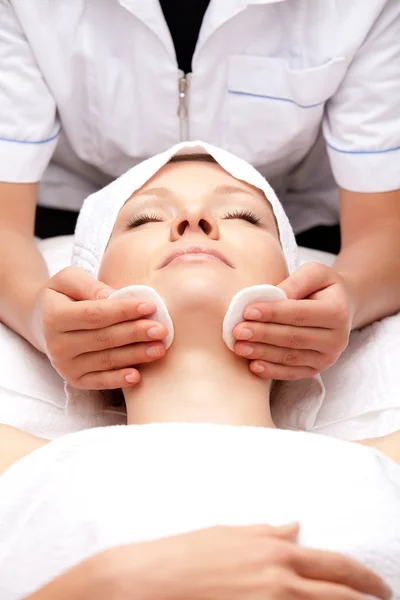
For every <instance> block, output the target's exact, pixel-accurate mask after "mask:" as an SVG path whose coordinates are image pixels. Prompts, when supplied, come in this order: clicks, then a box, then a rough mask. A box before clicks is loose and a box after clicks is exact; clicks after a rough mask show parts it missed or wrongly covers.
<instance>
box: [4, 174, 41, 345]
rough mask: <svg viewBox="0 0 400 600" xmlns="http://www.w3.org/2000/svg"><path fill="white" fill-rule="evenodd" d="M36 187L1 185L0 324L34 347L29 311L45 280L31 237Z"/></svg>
mask: <svg viewBox="0 0 400 600" xmlns="http://www.w3.org/2000/svg"><path fill="white" fill-rule="evenodd" d="M38 187H39V184H38V183H5V182H0V322H2V323H5V324H6V325H8V327H10V328H11V329H13V330H14V331H16V332H17V333H19V334H20V335H22V336H23V337H24V338H26V339H27V340H28V341H30V342H31V343H32V344H33V345H35V346H36V347H38V342H37V340H36V339H35V336H34V333H33V331H32V311H33V307H34V304H35V300H36V297H37V294H38V293H39V291H40V289H41V288H42V286H43V285H44V283H45V282H46V281H47V280H48V273H47V267H46V264H45V262H44V260H43V258H42V255H41V254H40V252H39V250H38V249H37V247H36V244H35V240H34V234H33V232H34V224H35V212H36V199H37V193H38Z"/></svg>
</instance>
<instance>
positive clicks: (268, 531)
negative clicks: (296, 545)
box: [260, 523, 300, 542]
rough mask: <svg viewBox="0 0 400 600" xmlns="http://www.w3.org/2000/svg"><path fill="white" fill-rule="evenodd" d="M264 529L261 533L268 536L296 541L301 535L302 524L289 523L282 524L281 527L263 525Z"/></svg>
mask: <svg viewBox="0 0 400 600" xmlns="http://www.w3.org/2000/svg"><path fill="white" fill-rule="evenodd" d="M262 528H263V531H262V532H260V533H261V535H263V536H267V537H274V538H278V539H281V540H286V541H290V542H295V541H296V540H297V537H298V535H299V530H300V525H299V523H288V524H287V525H281V526H280V527H270V526H269V525H263V526H262Z"/></svg>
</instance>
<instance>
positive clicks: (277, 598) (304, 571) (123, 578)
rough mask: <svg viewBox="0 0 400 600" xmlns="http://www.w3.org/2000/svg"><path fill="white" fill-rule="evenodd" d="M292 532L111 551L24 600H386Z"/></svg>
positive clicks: (377, 583)
mask: <svg viewBox="0 0 400 600" xmlns="http://www.w3.org/2000/svg"><path fill="white" fill-rule="evenodd" d="M297 534H298V526H297V525H289V526H286V527H269V526H267V525H261V526H251V527H214V528H210V529H203V530H200V531H195V532H193V533H188V534H184V535H178V536H175V537H169V538H164V539H161V540H156V541H152V542H144V543H140V544H132V545H128V546H121V547H118V548H111V549H109V550H106V551H105V552H102V553H101V554H99V555H97V556H94V557H92V558H90V559H88V560H87V561H85V562H84V563H82V564H81V565H78V567H75V568H73V569H71V570H70V571H68V572H67V573H65V574H64V575H62V576H61V577H59V578H58V579H56V580H54V581H53V582H52V583H50V584H49V585H48V586H46V587H45V588H43V589H42V590H40V591H39V592H37V593H36V594H34V595H33V596H30V597H29V599H27V600H53V599H54V598H57V600H67V599H68V600H83V599H85V600H188V599H189V598H190V600H295V599H300V598H301V599H302V600H322V599H323V600H362V599H363V598H364V597H365V596H364V594H369V595H371V596H373V597H376V598H382V599H384V600H388V599H389V598H390V597H391V592H390V590H389V589H388V588H387V587H386V586H385V584H384V583H383V581H382V580H381V579H380V578H379V577H378V576H377V575H375V574H374V573H372V572H371V571H369V570H368V569H367V568H366V567H363V566H362V565H359V564H358V563H356V562H355V561H353V560H351V559H349V558H346V557H343V556H340V555H338V554H334V553H331V552H322V551H318V550H310V549H307V548H301V547H300V546H298V545H297V544H296V537H297Z"/></svg>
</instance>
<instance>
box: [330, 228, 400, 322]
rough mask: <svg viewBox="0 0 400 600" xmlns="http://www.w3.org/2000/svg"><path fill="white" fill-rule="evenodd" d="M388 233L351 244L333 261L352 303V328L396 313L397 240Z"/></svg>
mask: <svg viewBox="0 0 400 600" xmlns="http://www.w3.org/2000/svg"><path fill="white" fill-rule="evenodd" d="M390 233H391V232H387V233H386V234H385V233H384V232H376V233H375V234H374V235H371V236H368V237H367V238H365V239H363V240H358V241H357V242H354V243H353V244H352V245H350V246H348V247H347V248H344V249H343V250H342V252H341V253H340V254H339V256H338V258H337V260H336V262H335V265H334V268H335V269H336V270H337V271H338V272H339V273H340V274H341V275H342V276H343V277H344V279H345V281H346V283H347V285H348V286H349V289H350V291H351V294H352V297H353V299H354V302H355V312H354V318H353V325H352V327H353V329H359V328H360V327H364V326H365V325H368V324H369V323H372V322H373V321H376V320H377V319H381V318H383V317H386V316H388V315H392V314H394V313H396V312H398V311H399V310H400V239H399V237H397V239H396V236H395V235H390ZM397 235H398V234H397Z"/></svg>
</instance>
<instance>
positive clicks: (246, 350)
mask: <svg viewBox="0 0 400 600" xmlns="http://www.w3.org/2000/svg"><path fill="white" fill-rule="evenodd" d="M253 352H254V347H253V346H249V344H244V345H243V346H241V348H240V350H239V354H240V356H250V354H253Z"/></svg>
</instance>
